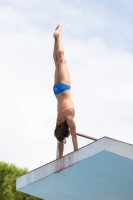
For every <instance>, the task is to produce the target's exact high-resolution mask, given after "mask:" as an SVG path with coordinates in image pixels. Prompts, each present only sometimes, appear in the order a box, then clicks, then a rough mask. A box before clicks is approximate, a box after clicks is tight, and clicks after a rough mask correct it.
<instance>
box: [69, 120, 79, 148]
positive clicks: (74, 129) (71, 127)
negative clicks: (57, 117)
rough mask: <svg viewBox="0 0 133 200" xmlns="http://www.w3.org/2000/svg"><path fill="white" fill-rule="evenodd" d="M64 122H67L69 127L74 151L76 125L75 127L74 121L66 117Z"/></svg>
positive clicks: (75, 145)
mask: <svg viewBox="0 0 133 200" xmlns="http://www.w3.org/2000/svg"><path fill="white" fill-rule="evenodd" d="M66 121H67V124H68V126H69V127H70V132H71V135H72V141H73V148H74V151H76V150H77V149H78V141H77V135H76V125H75V122H74V120H73V118H72V117H71V116H67V117H66Z"/></svg>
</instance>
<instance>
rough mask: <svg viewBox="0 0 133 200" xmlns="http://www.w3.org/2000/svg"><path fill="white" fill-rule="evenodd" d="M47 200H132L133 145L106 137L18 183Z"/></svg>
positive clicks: (25, 176) (28, 191)
mask: <svg viewBox="0 0 133 200" xmlns="http://www.w3.org/2000/svg"><path fill="white" fill-rule="evenodd" d="M16 189H17V190H18V191H20V192H24V193H26V194H30V195H32V196H35V197H39V198H41V199H45V200H99V199H100V200H133V145H131V144H128V143H124V142H121V141H118V140H114V139H111V138H108V137H103V138H101V139H98V140H97V141H95V142H92V143H90V144H88V145H86V146H84V147H82V148H80V149H78V150H77V151H74V152H71V153H69V154H67V155H65V156H63V157H62V158H60V159H56V160H54V161H52V162H50V163H48V164H46V165H43V166H41V167H39V168H37V169H35V170H32V171H30V172H28V173H27V174H25V175H23V176H20V177H18V178H17V180H16Z"/></svg>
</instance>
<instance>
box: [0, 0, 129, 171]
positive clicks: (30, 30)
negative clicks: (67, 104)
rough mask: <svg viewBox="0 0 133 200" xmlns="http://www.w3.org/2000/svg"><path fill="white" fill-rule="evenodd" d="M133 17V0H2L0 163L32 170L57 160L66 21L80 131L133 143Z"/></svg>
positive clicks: (68, 58) (67, 55) (69, 146)
mask: <svg viewBox="0 0 133 200" xmlns="http://www.w3.org/2000/svg"><path fill="white" fill-rule="evenodd" d="M132 22H133V1H129V0H112V1H105V0H101V1H98V0H93V1H90V0H84V1H81V0H71V1H70V0H68V1H65V0H62V1H59V0H56V1H52V0H49V1H43V0H34V1H31V0H28V1H27V0H19V1H17V0H5V1H1V0H0V161H3V162H7V163H10V164H15V165H16V166H18V167H21V168H24V167H26V168H28V170H32V169H34V168H37V167H39V166H41V165H44V164H46V163H48V162H50V161H52V160H54V159H55V158H56V145H57V142H56V139H55V137H54V128H55V123H56V116H57V108H56V104H57V101H56V99H55V97H54V94H53V83H54V70H55V66H54V61H53V45H54V39H53V33H54V30H55V28H56V26H57V25H58V24H61V25H62V28H63V43H64V51H65V58H66V62H67V66H68V68H69V72H70V76H71V86H72V89H71V94H72V99H73V102H74V105H75V123H76V130H77V132H79V133H82V134H85V135H89V136H92V137H95V138H97V139H99V138H101V137H104V136H107V137H110V138H113V139H117V140H121V141H124V142H127V143H130V144H133V25H132ZM78 141H79V147H81V146H84V145H85V144H88V143H90V142H91V141H88V140H85V139H83V138H80V137H78ZM71 151H73V148H72V143H71V137H70V138H69V139H68V141H67V144H66V145H65V154H66V153H68V152H71Z"/></svg>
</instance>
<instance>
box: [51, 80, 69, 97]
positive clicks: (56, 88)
mask: <svg viewBox="0 0 133 200" xmlns="http://www.w3.org/2000/svg"><path fill="white" fill-rule="evenodd" d="M70 89H71V86H70V85H66V84H64V83H61V82H60V83H57V84H55V85H54V87H53V92H54V94H55V95H57V94H60V93H62V92H64V91H65V90H70Z"/></svg>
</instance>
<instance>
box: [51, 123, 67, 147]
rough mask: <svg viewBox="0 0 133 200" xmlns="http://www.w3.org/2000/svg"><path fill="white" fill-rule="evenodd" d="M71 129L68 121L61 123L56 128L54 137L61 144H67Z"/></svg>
mask: <svg viewBox="0 0 133 200" xmlns="http://www.w3.org/2000/svg"><path fill="white" fill-rule="evenodd" d="M68 134H69V127H68V124H67V122H66V121H64V122H62V123H60V124H59V125H57V126H56V127H55V131H54V135H55V137H56V138H57V140H58V141H59V142H63V143H64V144H65V143H66V140H65V138H66V137H68Z"/></svg>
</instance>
